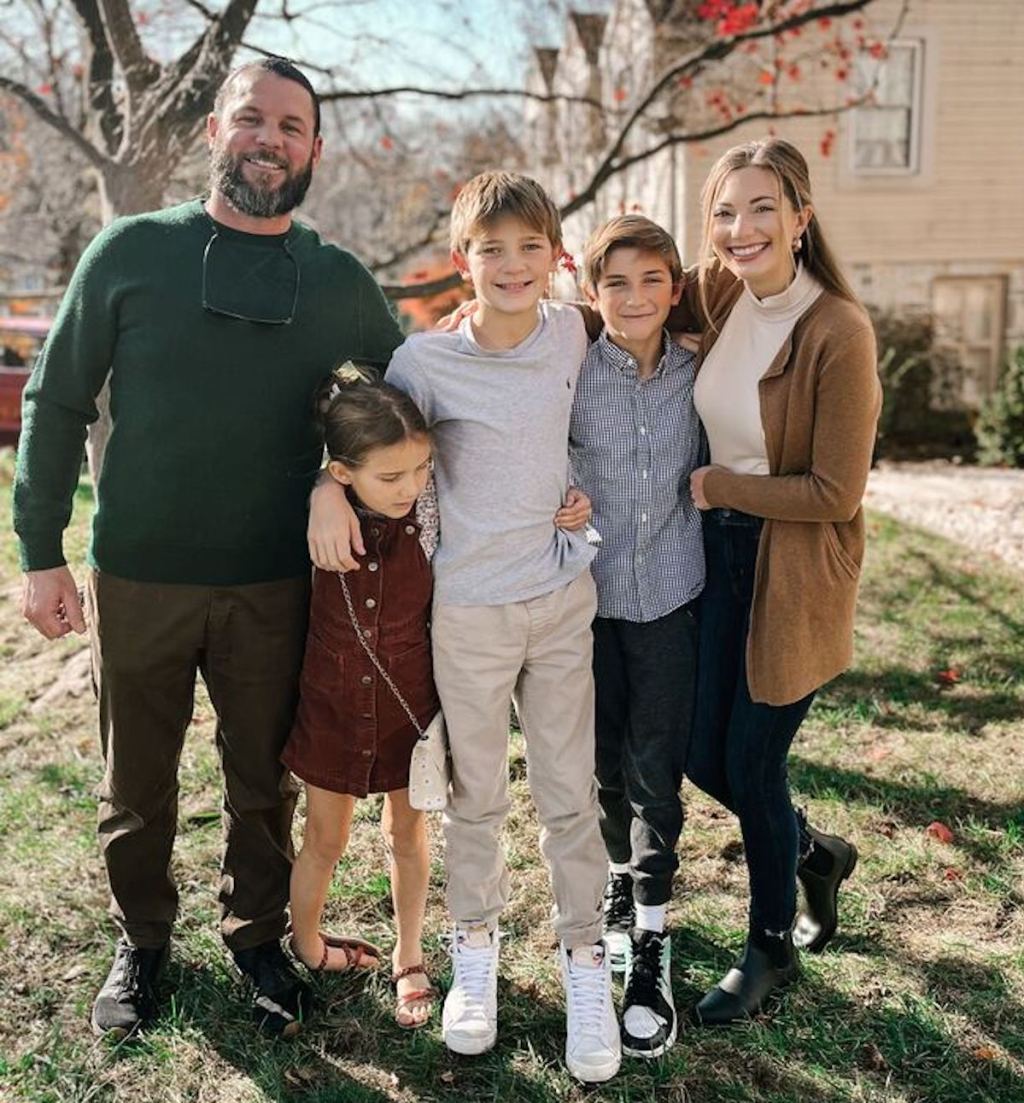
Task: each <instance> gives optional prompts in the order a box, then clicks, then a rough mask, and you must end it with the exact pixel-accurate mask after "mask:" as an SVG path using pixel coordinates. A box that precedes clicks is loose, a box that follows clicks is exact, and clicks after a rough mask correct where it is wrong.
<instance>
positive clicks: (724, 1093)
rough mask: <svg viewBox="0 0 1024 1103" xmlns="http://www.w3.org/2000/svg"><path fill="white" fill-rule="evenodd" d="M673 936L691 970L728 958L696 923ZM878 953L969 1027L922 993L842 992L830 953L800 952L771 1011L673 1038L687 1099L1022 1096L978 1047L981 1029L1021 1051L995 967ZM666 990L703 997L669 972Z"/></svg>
mask: <svg viewBox="0 0 1024 1103" xmlns="http://www.w3.org/2000/svg"><path fill="white" fill-rule="evenodd" d="M838 942H839V940H837V943H838ZM677 944H678V949H679V957H680V958H682V959H684V960H686V961H687V963H688V965H689V971H690V972H697V973H699V974H700V975H701V976H702V977H710V978H713V977H716V976H718V975H720V974H721V972H722V971H723V969H724V967H727V963H728V962H727V961H726V962H724V963H723V957H724V958H726V959H729V958H730V957H731V955H730V954H728V953H725V952H724V951H723V950H722V949H721V947H719V946H718V945H717V944H716V943H714V942H710V941H708V940H707V939H706V938H705V937H704V936H703V935H702V934H700V933H698V932H695V931H693V930H688V931H682V932H679V933H678V934H677V935H676V936H675V937H674V939H673V949H674V950H675V949H676V946H677ZM847 945H848V947H850V948H852V947H853V942H852V941H851V940H847ZM878 949H879V947H877V946H875V945H872V947H871V950H872V951H873V952H877V951H878ZM883 952H884V953H886V955H887V956H895V957H896V958H898V960H899V963H900V965H901V966H905V967H907V968H908V969H910V970H911V971H914V972H916V973H917V974H918V975H919V976H921V977H922V978H923V981H924V987H925V990H926V992H927V997H929V998H930V999H932V1000H934V1002H935V1003H937V1004H938V1005H939V1006H944V1005H952V1009H953V1010H955V1012H956V1013H957V1015H958V1016H961V1017H963V1018H966V1019H967V1020H968V1021H969V1028H968V1030H967V1031H965V1032H964V1033H963V1034H962V1035H961V1034H960V1033H959V1031H958V1032H957V1033H953V1032H952V1031H951V1030H947V1029H944V1028H943V1027H942V1026H941V1025H939V1023H938V1022H937V1021H936V1020H937V1016H936V1014H935V1011H934V1009H933V1008H931V1007H929V1006H928V1004H927V1002H926V999H925V998H924V997H920V998H919V997H914V996H910V995H906V994H903V995H900V994H897V993H893V992H890V991H888V990H887V989H886V987H885V986H884V985H882V984H879V985H878V986H877V988H876V987H875V986H870V985H869V986H867V987H866V988H865V989H864V990H863V991H862V992H861V993H860V994H859V996H860V998H858V999H856V1000H854V999H851V998H850V997H849V996H848V995H846V994H844V993H842V992H840V991H838V990H837V989H836V988H835V987H834V986H832V985H831V984H829V983H828V980H827V972H828V969H829V960H830V959H834V957H835V955H834V954H831V953H830V954H828V955H826V956H825V957H824V958H821V959H817V960H816V961H809V960H808V959H806V958H805V959H804V966H805V969H804V973H803V976H802V977H801V979H800V981H799V982H798V983H797V985H795V986H794V987H793V988H792V989H790V990H789V991H788V992H787V993H785V994H784V995H782V996H781V997H779V998H778V999H777V1000H776V1001H775V1002H774V1004H773V1005H772V1006H771V1007H770V1008H769V1015H766V1016H761V1017H759V1018H758V1020H756V1021H755V1022H752V1023H749V1024H741V1025H738V1026H734V1027H730V1028H728V1029H726V1030H716V1031H711V1030H701V1029H700V1028H697V1027H692V1026H691V1027H690V1029H689V1031H688V1033H686V1034H685V1035H683V1036H682V1042H681V1046H682V1047H683V1048H688V1049H690V1051H691V1052H690V1059H689V1062H688V1063H689V1070H688V1076H687V1087H688V1090H689V1092H690V1096H691V1098H694V1099H703V1098H709V1099H710V1098H712V1097H714V1098H718V1099H735V1100H755V1099H756V1100H762V1099H763V1100H773V1101H782V1100H793V1101H797V1100H799V1101H801V1103H803V1101H805V1100H814V1101H817V1100H820V1101H821V1103H838V1101H840V1100H861V1099H882V1098H885V1099H889V1098H894V1097H895V1094H894V1093H898V1094H899V1098H901V1099H907V1100H914V1101H916V1103H1016V1101H1017V1100H1019V1099H1021V1098H1022V1097H1024V1077H1022V1076H1021V1075H1020V1074H1019V1072H1018V1071H1017V1070H1016V1069H1015V1068H1014V1067H1012V1066H1011V1065H1010V1064H1008V1063H1005V1062H1003V1061H1001V1060H999V1059H998V1058H996V1057H995V1055H994V1054H991V1053H989V1052H987V1051H985V1049H984V1047H979V1041H978V1035H979V1033H980V1032H984V1033H985V1034H988V1035H990V1036H991V1037H993V1038H994V1039H995V1040H996V1041H997V1042H998V1043H999V1044H1000V1045H1002V1046H1003V1047H1004V1048H1005V1049H1006V1050H1007V1051H1008V1052H1009V1053H1011V1054H1013V1053H1019V1052H1020V1042H1021V1036H1022V1033H1024V1008H1022V1007H1021V1005H1020V1004H1019V1003H1017V1002H1015V1001H1014V1000H1013V999H1011V998H1008V986H1007V984H1006V981H1005V979H1004V978H1003V976H1002V975H1001V973H1000V972H999V970H998V969H996V968H994V967H987V966H982V965H977V964H975V963H971V962H967V961H964V960H962V959H959V958H957V957H955V956H947V957H945V958H943V959H941V960H938V961H928V962H922V961H919V960H916V959H914V958H913V957H912V956H910V955H907V954H905V953H904V952H903V951H902V949H900V948H894V947H886V948H884V949H883ZM674 990H675V994H676V1000H677V1004H680V1005H683V1001H684V1000H685V1001H686V1005H689V1004H692V1002H693V1000H694V999H695V998H698V997H699V995H700V988H699V987H697V988H694V987H693V985H691V984H687V983H685V982H684V983H680V982H679V981H678V980H677V981H676V983H675V985H674ZM979 1054H980V1056H979ZM626 1067H628V1066H626ZM737 1070H742V1071H741V1072H740V1074H739V1076H738V1077H737ZM867 1084H870V1085H871V1087H870V1089H868V1087H867ZM702 1089H703V1090H702ZM705 1091H706V1092H707V1094H705ZM712 1092H713V1093H714V1095H712V1094H711V1093H712Z"/></svg>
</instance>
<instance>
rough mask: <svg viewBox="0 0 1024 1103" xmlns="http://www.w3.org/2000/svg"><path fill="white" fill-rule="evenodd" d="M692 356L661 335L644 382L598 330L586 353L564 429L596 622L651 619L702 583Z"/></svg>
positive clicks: (682, 602) (623, 354) (698, 433)
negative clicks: (594, 545) (591, 537)
mask: <svg viewBox="0 0 1024 1103" xmlns="http://www.w3.org/2000/svg"><path fill="white" fill-rule="evenodd" d="M695 375H696V358H695V357H694V355H693V353H691V352H688V351H687V350H686V349H684V348H681V347H680V346H679V345H677V344H676V343H675V342H674V341H672V340H671V339H670V338H669V336H668V334H666V335H665V345H664V352H663V353H662V357H661V362H660V363H659V364H658V368H657V370H656V371H655V373H654V375H652V376H651V377H650V378H649V379H641V378H640V376H639V373H638V371H637V363H636V361H635V360H634V359H633V357H632V356H630V355H629V353H627V352H625V351H624V350H622V349H620V348H619V347H618V346H617V345H614V344H612V342H611V341H609V340H608V337H607V335H606V334H605V333H602V334H601V336H600V337H599V338H598V339H597V340H596V341H595V342H594V344H593V345H591V346H590V350H589V351H588V353H587V356H586V359H585V360H584V361H583V368H582V370H581V372H580V378H579V382H578V384H577V387H576V400H575V402H574V404H573V408H572V420H571V422H570V426H569V454H570V458H571V462H572V473H573V481H574V482H575V483H576V485H577V486H579V487H580V488H581V489H582V490H583V491H585V492H586V493H587V494H588V495H589V496H590V500H591V502H592V503H593V506H594V517H593V525H594V527H595V528H596V529H597V531H598V532H599V533H600V534H601V537H602V543H601V546H600V548H599V550H598V553H597V558H596V559H595V560H594V562H593V566H592V569H593V572H594V579H595V581H596V582H597V602H598V604H597V615H598V616H599V617H614V618H616V619H619V620H629V621H638V622H646V621H650V620H656V619H657V618H658V617H663V616H665V615H666V614H668V613H671V612H672V610H673V609H678V608H679V606H680V605H685V604H686V603H687V602H688V601H692V600H693V599H694V598H695V597H696V596H697V595H698V594H699V593H700V591H701V589H702V588H703V586H704V545H703V541H702V538H701V522H700V512H699V511H698V509H697V508H696V506H694V504H693V501H692V499H691V498H690V472H691V471H693V469H694V468H695V467H699V466H700V464H701V460H702V447H703V446H702V437H701V428H700V421H699V419H698V418H697V412H696V410H694V408H693V382H694V377H695Z"/></svg>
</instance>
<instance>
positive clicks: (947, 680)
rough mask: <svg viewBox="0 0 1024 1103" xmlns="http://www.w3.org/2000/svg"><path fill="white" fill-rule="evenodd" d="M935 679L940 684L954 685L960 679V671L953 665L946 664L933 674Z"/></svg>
mask: <svg viewBox="0 0 1024 1103" xmlns="http://www.w3.org/2000/svg"><path fill="white" fill-rule="evenodd" d="M935 680H936V681H937V682H938V683H939V685H940V686H955V685H956V684H957V682H959V681H960V671H959V670H957V668H956V667H955V666H948V667H946V669H945V670H940V671H939V672H938V674H936V675H935Z"/></svg>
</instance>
